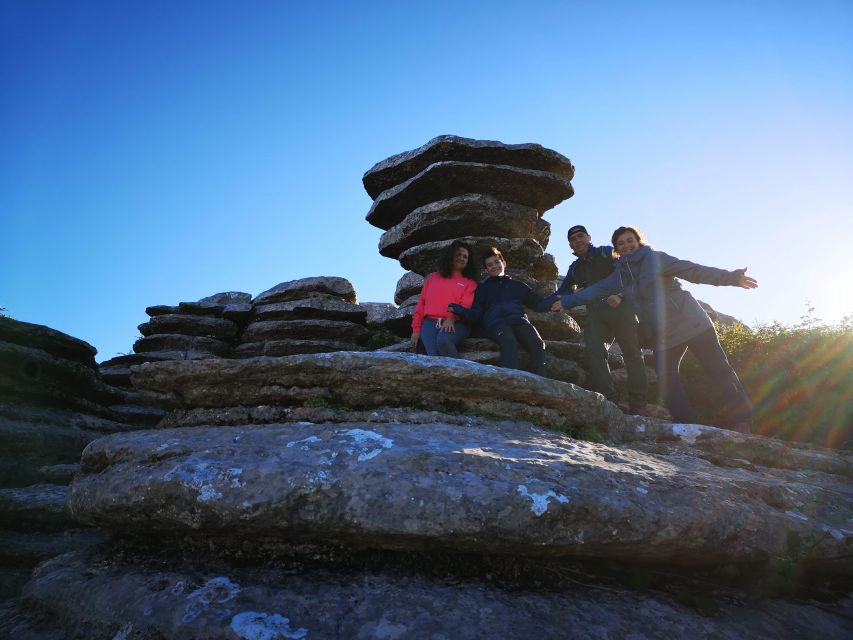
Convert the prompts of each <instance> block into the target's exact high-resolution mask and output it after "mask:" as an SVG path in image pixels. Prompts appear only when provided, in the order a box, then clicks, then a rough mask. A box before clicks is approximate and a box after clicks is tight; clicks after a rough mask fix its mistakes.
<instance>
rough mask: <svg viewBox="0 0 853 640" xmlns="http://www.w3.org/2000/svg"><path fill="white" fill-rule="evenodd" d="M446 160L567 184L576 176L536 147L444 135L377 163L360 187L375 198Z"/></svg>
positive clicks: (562, 158)
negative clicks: (527, 172)
mask: <svg viewBox="0 0 853 640" xmlns="http://www.w3.org/2000/svg"><path fill="white" fill-rule="evenodd" d="M446 160H458V161H463V162H477V163H482V164H500V165H509V166H512V167H520V168H522V169H535V170H537V171H547V172H549V173H553V174H556V175H558V176H560V177H562V178H565V179H566V180H571V179H572V178H573V177H574V175H575V168H574V167H573V166H572V163H571V161H570V160H569V159H568V158H566V157H565V156H563V155H561V154H559V153H557V152H556V151H552V150H551V149H546V148H545V147H542V146H540V145H538V144H503V143H502V142H497V141H495V140H473V139H471V138H460V137H459V136H451V135H444V136H438V137H436V138H433V139H432V140H430V141H429V142H427V143H426V144H425V145H423V146H421V147H418V148H417V149H413V150H411V151H405V152H403V153H398V154H396V155H394V156H391V157H390V158H386V159H385V160H383V161H382V162H378V163H376V164H375V165H374V166H373V167H371V168H370V169H369V170H368V171H366V172H365V174H364V177H363V178H362V183H363V184H364V189H365V190H366V191H367V193H368V194H369V195H370V197H371V198H375V197H376V196H378V195H379V194H380V193H382V192H383V191H386V190H387V189H390V188H391V187H393V186H395V185H398V184H400V183H401V182H405V181H406V180H408V179H409V178H411V177H413V176H414V175H416V174H418V173H420V172H421V171H423V170H424V169H426V168H427V167H428V166H429V165H431V164H433V163H435V162H444V161H446Z"/></svg>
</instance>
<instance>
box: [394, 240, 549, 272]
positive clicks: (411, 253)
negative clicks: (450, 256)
mask: <svg viewBox="0 0 853 640" xmlns="http://www.w3.org/2000/svg"><path fill="white" fill-rule="evenodd" d="M459 239H460V240H462V241H463V242H466V243H468V244H469V245H470V246H471V248H472V250H473V253H474V255H473V256H472V257H473V259H474V260H475V261H476V262H477V264H481V260H480V258H481V256H482V255H483V252H485V250H486V249H487V248H488V247H497V248H498V249H500V251H501V253H502V254H503V256H504V258H506V261H507V263H508V264H510V265H512V266H513V267H514V268H516V269H524V270H526V271H529V272H531V273H532V272H533V270H534V266H535V265H537V264H538V263H537V261H538V260H540V259H541V258H542V257H543V256H544V255H545V251H544V250H543V249H542V245H540V244H539V243H538V242H536V240H532V239H530V238H498V237H493V236H477V237H474V236H462V237H460V238H459ZM452 242H453V240H437V241H435V242H426V243H424V244H420V245H417V246H415V247H411V248H410V249H406V250H405V251H403V253H401V254H400V256H399V259H400V265H402V267H403V268H404V269H408V270H409V271H414V272H415V273H418V274H420V275H422V276H427V275H429V274H430V273H432V272H434V271H437V270H438V262H439V259H440V257H441V254H442V252H443V251H444V250H445V249H446V248H447V247H448V246H450V244H451V243H452Z"/></svg>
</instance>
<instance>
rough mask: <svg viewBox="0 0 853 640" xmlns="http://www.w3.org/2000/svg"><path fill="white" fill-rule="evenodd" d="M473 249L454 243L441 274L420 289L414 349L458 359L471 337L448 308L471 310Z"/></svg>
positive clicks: (443, 256) (474, 284)
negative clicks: (460, 349)
mask: <svg viewBox="0 0 853 640" xmlns="http://www.w3.org/2000/svg"><path fill="white" fill-rule="evenodd" d="M470 258H471V247H469V246H468V245H467V244H465V243H464V242H462V241H461V240H454V241H453V242H452V243H450V245H448V246H447V248H446V249H445V250H444V251H443V252H442V254H441V258H440V260H439V267H438V271H437V272H435V273H431V274H430V275H429V277H428V278H427V279H426V282H425V283H424V286H423V289H421V295H420V297H419V298H418V304H417V305H416V306H415V311H414V314H413V317H412V346H413V347H414V348H415V349H417V348H418V342H419V341H420V343H421V344H422V345H423V348H424V349H425V350H426V353H427V355H430V356H447V357H449V358H458V357H459V351H458V347H459V343H460V342H462V341H463V340H464V339H465V338H467V337H468V336H469V335H470V333H471V328H470V326H469V325H467V324H465V323H464V322H460V321H459V320H460V319H459V316H457V315H455V314H453V313H451V312H449V311H448V305H450V304H458V305H460V306H461V307H470V306H471V304H472V302H473V301H474V292H475V291H476V289H477V281H476V277H477V272H476V268H475V267H474V262H473V261H472V260H471V259H470Z"/></svg>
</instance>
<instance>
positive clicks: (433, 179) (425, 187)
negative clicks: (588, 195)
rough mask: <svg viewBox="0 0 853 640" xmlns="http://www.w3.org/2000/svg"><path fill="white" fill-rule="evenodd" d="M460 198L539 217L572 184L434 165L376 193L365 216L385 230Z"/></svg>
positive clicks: (468, 165)
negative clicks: (508, 205) (483, 198)
mask: <svg viewBox="0 0 853 640" xmlns="http://www.w3.org/2000/svg"><path fill="white" fill-rule="evenodd" d="M466 193H481V194H484V195H489V196H492V197H494V198H497V199H498V200H504V201H506V202H515V203H517V204H521V205H525V206H528V207H533V208H534V209H536V210H538V211H539V214H540V215H542V214H543V213H544V212H546V211H548V210H549V209H551V208H552V207H554V206H556V205H558V204H559V203H560V202H562V201H563V200H565V199H566V198H570V197H571V196H572V195H574V190H573V189H572V183H571V182H569V180H567V179H566V178H562V177H560V176H557V175H555V174H553V173H548V172H545V171H535V170H532V169H519V168H517V167H510V166H505V165H491V164H480V163H476V162H450V161H449V162H436V163H434V164H431V165H429V166H428V167H426V168H425V169H423V170H422V171H421V172H420V173H418V174H416V175H415V176H413V177H411V178H409V179H408V180H406V181H405V182H403V183H401V184H398V185H397V186H394V187H391V188H390V189H387V190H386V191H383V192H382V193H380V194H379V195H378V196H377V197H376V199H375V200H374V201H373V206H371V208H370V211H368V213H367V216H366V218H367V221H368V222H369V223H370V224H372V225H373V226H374V227H379V228H380V229H385V230H388V229H390V228H391V227H393V226H394V225H397V224H399V223H401V222H402V221H403V220H404V219H405V217H406V216H408V215H409V214H410V213H411V212H412V211H414V210H415V209H417V208H418V207H422V206H424V205H425V204H429V203H430V202H437V201H439V200H446V199H448V198H453V197H456V196H461V195H464V194H466Z"/></svg>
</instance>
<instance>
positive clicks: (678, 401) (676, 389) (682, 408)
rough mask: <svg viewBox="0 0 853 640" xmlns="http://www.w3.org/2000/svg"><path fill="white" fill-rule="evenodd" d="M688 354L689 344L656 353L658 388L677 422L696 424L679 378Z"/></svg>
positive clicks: (694, 415)
mask: <svg viewBox="0 0 853 640" xmlns="http://www.w3.org/2000/svg"><path fill="white" fill-rule="evenodd" d="M685 353H687V343H683V344H679V345H676V346H674V347H671V348H669V349H664V350H662V351H660V352H657V351H656V352H655V370H656V371H657V374H658V387H659V388H660V389H662V390H663V394H664V398H665V399H666V407H667V409H669V413H670V415H672V419H673V421H675V422H687V423H693V422H696V414H695V413H694V412H693V407H692V406H691V405H690V399H689V398H688V397H687V391H685V390H684V385H683V384H681V378H679V377H678V368H679V366H680V365H681V359H682V358H683V357H684V354H685Z"/></svg>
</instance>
